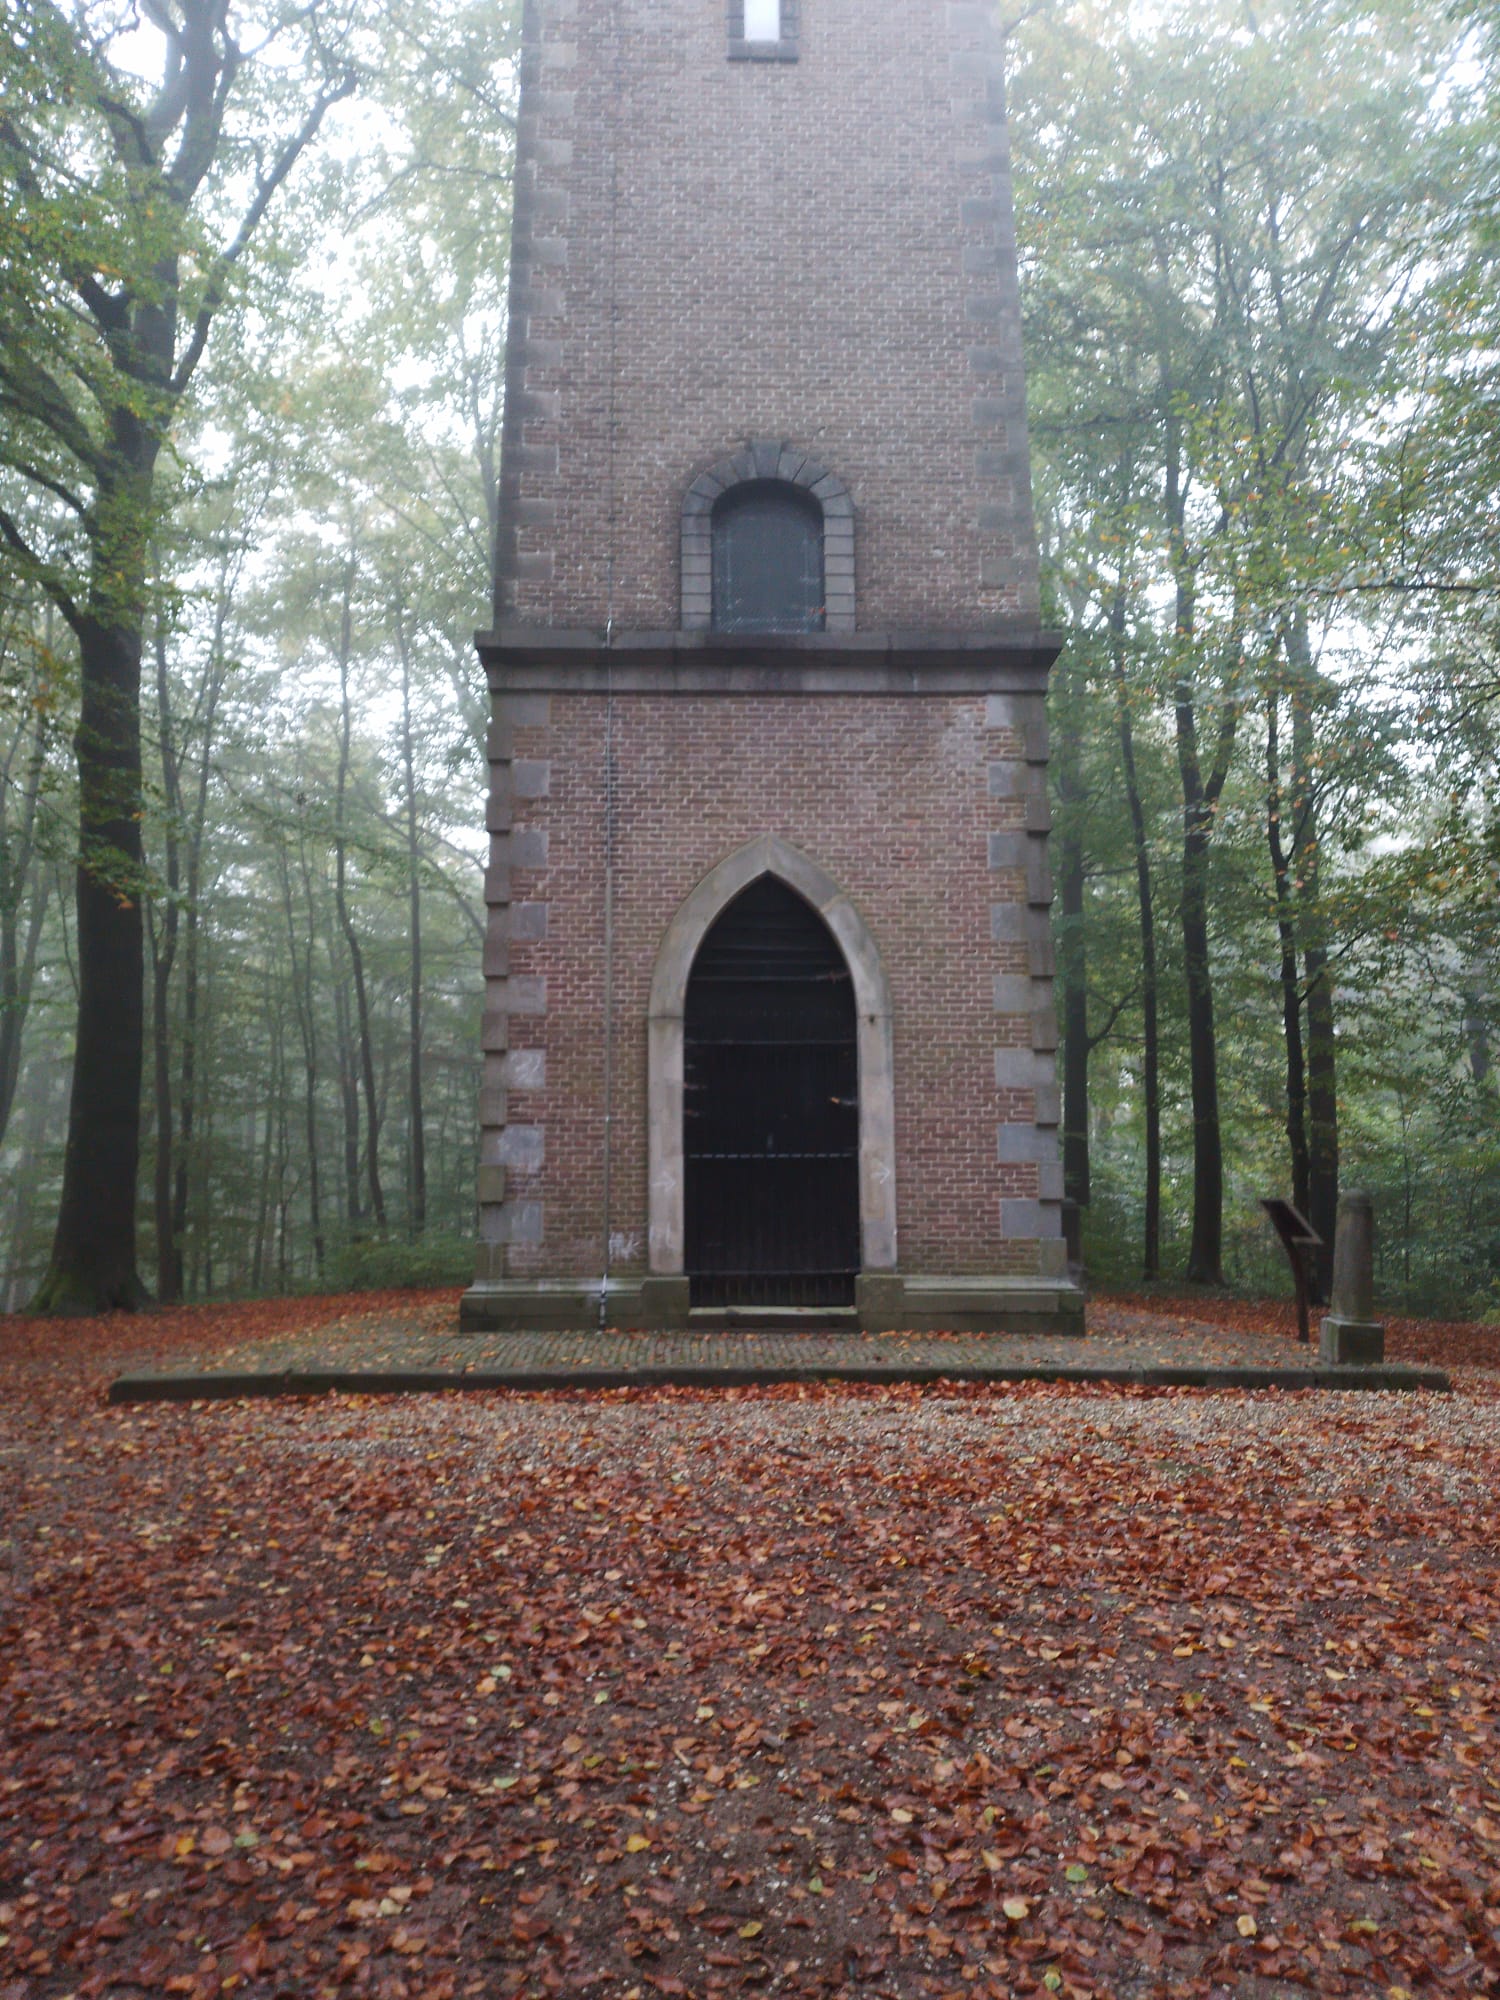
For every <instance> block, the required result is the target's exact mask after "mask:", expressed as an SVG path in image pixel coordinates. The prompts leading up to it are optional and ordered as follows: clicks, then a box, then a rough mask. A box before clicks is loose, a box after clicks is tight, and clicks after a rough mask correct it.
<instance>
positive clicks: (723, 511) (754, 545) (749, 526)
mask: <svg viewBox="0 0 1500 2000" xmlns="http://www.w3.org/2000/svg"><path fill="white" fill-rule="evenodd" d="M712 521H713V540H714V569H713V597H714V608H713V620H714V630H715V631H716V632H821V631H822V630H823V619H824V610H823V510H822V508H821V507H819V505H818V503H817V501H816V500H814V499H813V497H812V495H811V494H810V493H808V492H806V491H805V490H804V489H803V488H801V487H798V486H793V485H792V484H791V482H790V481H789V480H786V479H751V480H747V481H746V482H745V483H744V485H742V486H733V487H731V488H730V490H729V491H728V492H727V493H721V494H720V496H719V498H718V501H717V502H716V504H715V506H714V511H713V515H712Z"/></svg>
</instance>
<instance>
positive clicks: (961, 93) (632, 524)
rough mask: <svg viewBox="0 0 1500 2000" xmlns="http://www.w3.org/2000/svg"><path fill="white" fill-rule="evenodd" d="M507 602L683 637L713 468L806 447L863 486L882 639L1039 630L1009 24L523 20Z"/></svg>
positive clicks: (947, 13)
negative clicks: (753, 45)
mask: <svg viewBox="0 0 1500 2000" xmlns="http://www.w3.org/2000/svg"><path fill="white" fill-rule="evenodd" d="M526 12H527V20H528V56H527V59H526V69H527V95H526V98H525V101H524V105H523V111H524V116H523V119H522V129H521V134H520V147H519V150H520V164H519V168H518V175H517V189H516V223H515V267H514V280H513V282H514V292H513V302H512V349H511V354H510V375H509V379H510V382H511V387H512V396H511V405H510V410H509V413H508V421H507V435H506V455H505V472H504V491H503V494H502V531H501V538H500V564H499V587H500V595H501V598H502V601H503V607H504V610H505V612H506V615H509V616H519V617H520V618H521V619H522V620H524V621H525V622H528V623H535V624H542V625H556V626H589V627H593V626H602V625H603V624H604V622H605V620H606V618H608V617H613V619H614V621H615V624H616V626H617V628H624V629H629V628H634V629H637V630H641V629H661V628H666V627H671V626H675V625H676V624H677V622H678V578H677V530H678V513H679V508H680V505H681V499H682V494H683V492H684V490H685V488H686V487H687V485H688V483H689V482H690V480H691V479H692V478H693V477H694V475H695V474H697V473H699V472H701V471H702V470H704V469H705V468H706V467H708V466H709V465H711V464H713V463H714V462H715V461H717V460H720V459H722V458H724V457H725V456H726V455H727V454H729V453H731V452H733V451H734V450H736V449H737V448H738V447H739V446H741V445H742V444H743V443H744V442H745V441H746V440H747V439H748V438H751V437H755V438H763V439H784V440H786V441H788V442H790V443H793V444H795V445H798V446H800V447H802V448H804V449H805V450H807V451H809V452H810V453H812V454H813V455H814V456H815V457H817V458H818V459H819V460H821V461H822V462H823V463H824V464H825V465H826V466H828V467H829V469H830V470H831V471H833V472H835V473H837V474H838V476H839V477H840V478H841V479H842V480H843V481H844V482H845V484H846V485H847V486H848V488H849V490H850V493H851V495H852V497H853V500H854V505H855V508H856V518H857V524H858V528H857V541H856V548H857V581H858V619H859V624H860V626H861V627H863V628H865V629H872V628H873V629H880V628H903V627H916V626H929V627H930V626H938V627H948V628H966V629H974V628H977V627H984V626H986V625H993V624H996V623H999V622H1005V621H1008V620H1015V619H1017V618H1019V619H1022V620H1027V621H1030V622H1034V621H1035V619H1036V616H1037V582H1036V558H1035V550H1034V539H1033V532H1032V526H1031V518H1030V494H1029V488H1028V484H1027V472H1026V450H1025V429H1024V414H1023V413H1024V402H1023V391H1022V379H1021V362H1020V328H1019V311H1018V303H1017V295H1016V285H1015V268H1014V245H1013V225H1012V221H1011V213H1010V196H1009V180H1008V165H1007V156H1006V151H1005V141H1004V127H1003V103H1002V98H1001V91H1000V82H999V75H998V68H997V66H996V60H995V59H996V53H997V52H996V48H995V44H994V41H993V37H992V30H991V28H990V27H989V25H988V23H989V10H988V9H987V8H984V7H981V6H979V5H970V4H948V0H905V4H901V5H895V4H880V5H871V4H870V0H801V7H800V32H799V44H798V46H799V56H798V60H797V61H796V62H794V63H762V62H731V61H729V60H728V59H727V47H728V42H727V29H726V15H725V7H724V4H723V0H527V9H526Z"/></svg>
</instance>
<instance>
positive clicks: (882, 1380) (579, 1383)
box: [108, 1361, 1453, 1404]
mask: <svg viewBox="0 0 1500 2000" xmlns="http://www.w3.org/2000/svg"><path fill="white" fill-rule="evenodd" d="M783 1382H787V1383H799V1382H800V1383H811V1382H867V1383H875V1384H886V1385H888V1386H894V1385H896V1384H898V1383H907V1382H909V1383H915V1384H918V1385H923V1384H925V1385H933V1384H937V1383H942V1382H955V1383H957V1382H981V1383H982V1382H992V1383H996V1384H1005V1383H1013V1382H1014V1383H1021V1382H1065V1383H1066V1382H1072V1383H1084V1384H1087V1383H1097V1384H1099V1385H1101V1386H1115V1387H1124V1388H1143V1389H1323V1390H1330V1389H1331V1390H1359V1389H1363V1390H1376V1391H1390V1390H1413V1389H1432V1390H1451V1389H1452V1387H1453V1384H1452V1382H1451V1381H1450V1380H1449V1378H1448V1376H1447V1375H1446V1374H1445V1373H1444V1371H1443V1370H1442V1369H1441V1368H1410V1367H1400V1366H1386V1367H1371V1366H1360V1367H1321V1368H1253V1367H1238V1368H1237V1367H1212V1366H1203V1367H1192V1366H1187V1365H1175V1364H1162V1365H1157V1366H1147V1367H1129V1366H1122V1367H1108V1366H1103V1367H1078V1366H1069V1365H1066V1364H1054V1363H1049V1362H1035V1363H1031V1364H1026V1363H1020V1364H1017V1363H1009V1364H1007V1363H1004V1362H996V1363H987V1362H986V1363H972V1362H971V1363H968V1364H965V1363H962V1362H959V1363H956V1364H955V1365H953V1366H952V1367H944V1366H943V1365H942V1364H941V1363H927V1362H921V1363H914V1364H907V1365H903V1364H902V1363H901V1362H899V1361H896V1362H850V1363H842V1364H841V1363H838V1362H829V1363H825V1364H822V1365H819V1364H817V1363H809V1364H807V1365H798V1366H776V1365H774V1364H769V1365H766V1366H763V1367H745V1366H738V1365H734V1366H722V1367H716V1366H714V1365H713V1364H712V1363H710V1362H698V1363H695V1362H662V1363H643V1364H642V1365H641V1366H640V1367H636V1368H589V1367H576V1368H469V1369H452V1368H369V1369H361V1368H309V1369H296V1368H289V1369H283V1370H279V1371H276V1372H254V1371H246V1372H245V1373H242V1374H240V1373H230V1372H228V1371H226V1372H224V1373H222V1374H214V1373H200V1374H180V1375H173V1374H160V1375H156V1374H145V1375H121V1376H119V1377H118V1378H117V1379H116V1380H115V1381H113V1382H112V1383H111V1384H110V1386H109V1396H108V1400H109V1402H111V1403H113V1404H125V1403H198V1402H231V1401H240V1400H243V1399H246V1398H249V1397H269V1396H327V1395H348V1396H407V1395H442V1394H449V1395H451V1394H474V1393H476V1392H478V1391H481V1390H487V1389H490V1390H493V1389H509V1390H520V1391H525V1392H527V1393H532V1394H534V1393H537V1392H539V1391H542V1390H547V1389H668V1388H672V1389H746V1388H754V1387H756V1386H757V1385H770V1384H774V1383H783Z"/></svg>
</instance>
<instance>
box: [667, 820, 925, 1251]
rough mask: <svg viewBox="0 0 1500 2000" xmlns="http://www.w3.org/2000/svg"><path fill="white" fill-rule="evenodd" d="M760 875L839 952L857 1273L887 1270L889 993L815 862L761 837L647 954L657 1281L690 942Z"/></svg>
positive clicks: (674, 1165) (675, 1141)
mask: <svg viewBox="0 0 1500 2000" xmlns="http://www.w3.org/2000/svg"><path fill="white" fill-rule="evenodd" d="M762 875H774V876H776V878H777V879H778V880H779V881H782V882H785V883H786V885H787V886H788V888H791V889H795V890H796V892H797V894H798V895H799V896H801V897H803V898H804V899H805V900H806V901H807V902H809V903H810V904H811V905H812V907H813V908H814V909H815V910H816V911H817V913H818V915H819V916H820V917H821V918H822V919H823V921H824V923H825V924H827V926H828V928H829V930H830V931H832V933H833V935H834V938H835V939H836V940H837V943H838V947H839V949H840V951H842V953H843V954H844V959H845V962H846V963H847V965H848V967H849V973H850V977H851V979H852V980H853V983H854V1009H855V1041H856V1047H857V1050H858V1056H859V1228H860V1255H861V1261H862V1266H863V1269H864V1270H866V1271H894V1270H895V1268H896V1092H895V1072H894V1069H893V1067H892V1060H891V993H890V985H889V982H888V981H887V979H886V976H885V968H884V967H883V966H882V965H881V962H880V953H879V952H878V951H877V949H876V947H875V940H874V938H873V937H872V936H871V935H870V932H869V929H868V927H867V925H866V924H865V920H864V918H863V917H862V916H861V915H860V914H859V912H858V910H856V909H855V907H854V905H853V903H851V902H850V900H849V898H848V897H847V896H846V895H845V894H844V892H843V891H842V890H841V889H840V888H839V886H838V884H837V883H836V882H835V881H834V880H833V878H832V877H831V876H830V875H829V874H827V873H826V872H825V871H824V870H823V869H822V868H820V867H819V866H818V864H817V862H815V861H811V860H809V859H808V857H807V856H806V855H805V854H803V853H801V852H800V851H799V850H798V849H797V848H795V847H793V846H791V845H790V844H789V843H788V842H787V841H784V840H779V839H778V838H777V837H776V836H775V835H774V834H762V835H761V836H760V837H759V838H758V839H756V840H752V841H750V842H749V843H748V844H747V845H746V846H744V847H742V848H740V849H738V851H737V852H736V853H734V854H730V855H727V856H726V857H725V859H724V860H722V861H721V862H719V864H718V865H717V867H715V868H711V869H710V870H709V872H708V873H707V874H706V875H705V876H704V878H703V880H702V881H701V882H700V883H699V884H698V886H697V888H696V889H694V890H693V892H692V894H691V895H690V896H689V897H688V898H687V900H686V902H684V903H683V904H682V905H681V907H680V908H679V909H678V911H677V914H676V915H675V916H674V917H673V919H672V921H671V923H670V924H669V925H668V926H667V934H666V936H665V937H664V938H663V940H662V946H661V950H660V952H659V953H658V954H657V959H656V970H655V973H654V974H653V976H652V980H651V1008H650V1014H649V1017H648V1021H647V1036H648V1046H647V1086H646V1118H647V1146H648V1152H649V1158H650V1196H649V1202H650V1213H649V1220H650V1256H651V1270H652V1273H653V1275H654V1276H657V1277H672V1278H676V1277H681V1276H682V1275H683V1270H684V1237H685V1229H684V1215H683V1178H684V1164H683V1142H682V1097H683V1019H684V1013H685V1009H686V1005H687V988H688V980H689V978H690V977H691V976H692V970H693V961H694V960H695V959H696V958H697V956H698V947H699V946H700V945H701V944H702V942H703V940H704V938H705V937H706V936H707V935H708V931H709V928H710V926H711V925H712V924H713V922H714V920H715V919H716V918H717V917H718V916H719V914H720V912H721V911H723V910H724V909H726V908H727V907H728V906H729V904H730V903H732V902H733V901H734V899H735V897H736V896H737V895H739V893H740V891H741V890H742V889H748V888H749V886H750V884H751V883H752V882H754V881H757V880H759V878H760V877H761V876H762Z"/></svg>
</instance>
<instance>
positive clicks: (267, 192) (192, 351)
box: [171, 70, 358, 395]
mask: <svg viewBox="0 0 1500 2000" xmlns="http://www.w3.org/2000/svg"><path fill="white" fill-rule="evenodd" d="M357 82H358V78H357V77H356V76H355V74H354V72H353V71H352V70H350V71H348V72H347V73H346V74H345V75H344V76H343V77H342V78H340V80H339V81H338V82H337V83H336V84H334V85H333V86H332V87H331V88H329V89H327V90H325V91H322V92H320V93H319V96H318V99H317V102H316V103H315V104H314V105H313V106H312V108H311V109H310V110H309V112H308V114H307V116H306V117H305V118H304V119H303V121H302V123H301V125H300V126H299V127H298V129H297V131H296V132H295V133H294V134H293V136H292V137H291V138H290V139H289V140H288V141H287V142H286V144H285V145H284V146H283V147H282V149H281V151H280V153H278V154H277V156H276V160H275V163H274V164H273V166H272V168H271V171H270V172H269V173H268V174H267V175H265V176H264V177H263V178H262V180H261V182H260V184H259V186H258V187H257V188H256V191H255V199H254V200H253V201H252V202H251V204H250V206H249V208H247V209H246V211H245V214H244V216H243V218H242V220H241V222H240V226H239V228H238V229H237V230H236V232H235V236H234V241H233V242H232V243H231V244H230V245H229V246H228V248H227V249H226V250H224V251H223V252H222V254H221V255H220V256H219V258H218V260H217V261H216V263H215V266H214V272H213V276H212V277H211V278H210V279H209V282H208V290H207V291H206V293H205V294H204V299H203V304H202V305H201V306H200V307H199V308H198V316H197V318H196V320H195V321H194V322H193V332H192V336H191V338H190V339H189V341H188V345H187V352H186V353H185V354H184V355H183V358H182V361H181V363H180V365H179V367H178V369H177V372H176V374H175V375H174V376H173V377H172V383H171V387H172V393H173V394H174V395H181V393H182V391H183V390H184V389H185V388H186V387H187V385H188V383H189V382H190V381H191V380H192V378H193V373H194V370H195V369H196V368H197V366H198V363H199V362H200V361H201V360H202V359H203V350H204V348H205V347H206V346H207V345H208V335H209V329H210V328H211V327H212V325H213V322H214V316H215V315H216V314H217V312H218V311H219V308H220V307H221V306H222V305H223V303H224V295H225V292H226V291H227V289H228V285H229V278H230V274H231V272H232V271H233V269H234V267H235V265H236V264H237V263H238V262H239V259H240V258H241V256H242V255H243V254H244V251H245V249H246V246H247V245H248V244H249V241H250V239H251V237H252V236H253V235H254V234H255V231H256V230H257V228H258V227H259V226H260V223H261V220H262V218H263V217H264V215H265V212H266V210H267V209H268V208H269V207H270V205H271V201H272V198H273V196H274V195H275V193H276V190H277V189H278V188H279V187H280V186H281V184H282V182H283V181H284V180H285V179H286V177H287V175H288V174H289V173H290V172H291V171H292V168H293V167H294V166H296V164H297V161H298V160H299V159H300V158H301V156H302V154H303V153H304V152H305V151H306V150H307V148H308V147H309V146H310V145H311V144H312V141H313V140H314V138H316V136H317V132H318V128H319V126H320V125H321V124H322V122H323V120H324V118H325V117H326V116H327V114H328V111H329V110H330V108H331V107H332V106H333V105H335V104H337V103H339V102H340V101H341V100H342V99H343V98H346V97H348V96H349V95H350V94H351V93H352V92H353V90H354V88H355V86H356V84H357Z"/></svg>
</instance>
